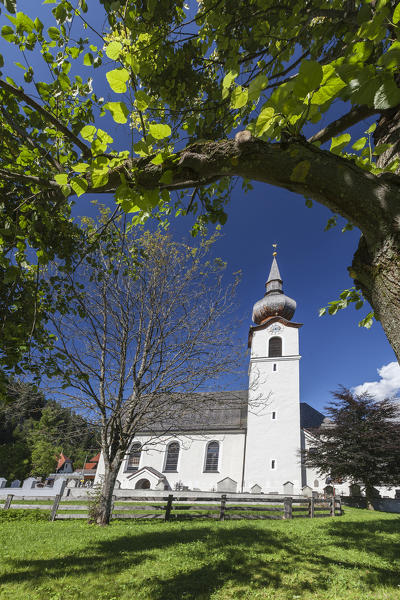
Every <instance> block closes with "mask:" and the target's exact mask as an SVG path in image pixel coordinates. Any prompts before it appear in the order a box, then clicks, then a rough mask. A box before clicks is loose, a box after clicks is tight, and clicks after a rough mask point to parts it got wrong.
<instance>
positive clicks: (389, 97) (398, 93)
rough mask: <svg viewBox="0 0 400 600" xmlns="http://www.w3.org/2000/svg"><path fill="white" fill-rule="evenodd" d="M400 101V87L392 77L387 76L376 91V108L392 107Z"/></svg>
mask: <svg viewBox="0 0 400 600" xmlns="http://www.w3.org/2000/svg"><path fill="white" fill-rule="evenodd" d="M399 103H400V89H399V88H398V87H397V85H396V83H395V81H394V79H393V78H392V77H390V78H387V79H386V81H385V82H384V83H383V84H382V85H381V86H380V88H379V89H378V90H377V91H376V93H375V96H374V108H377V109H378V110H386V109H387V108H392V106H397V104H399Z"/></svg>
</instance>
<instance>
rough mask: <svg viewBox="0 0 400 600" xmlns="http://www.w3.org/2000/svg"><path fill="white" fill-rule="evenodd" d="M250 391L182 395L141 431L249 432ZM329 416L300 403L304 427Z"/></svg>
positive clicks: (308, 427)
mask: <svg viewBox="0 0 400 600" xmlns="http://www.w3.org/2000/svg"><path fill="white" fill-rule="evenodd" d="M247 405H248V390H237V391H232V392H209V393H197V394H195V393H193V394H188V395H186V396H178V397H177V398H175V402H173V403H171V404H169V403H166V406H164V408H163V410H162V411H160V413H162V414H158V415H157V418H156V419H154V421H153V420H151V419H149V426H148V427H145V428H144V429H143V430H141V431H140V432H138V433H141V434H144V433H146V434H148V433H152V434H154V433H158V434H160V433H171V434H174V433H178V432H182V433H188V432H193V433H194V432H203V433H207V432H212V431H238V430H239V431H246V429H247ZM324 419H325V415H323V414H322V413H320V412H319V411H318V410H316V409H315V408H313V407H312V406H310V405H309V404H307V403H306V402H300V427H301V428H302V429H313V428H317V427H319V426H320V425H321V424H322V423H323V421H324Z"/></svg>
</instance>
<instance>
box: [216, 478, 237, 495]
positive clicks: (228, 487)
mask: <svg viewBox="0 0 400 600" xmlns="http://www.w3.org/2000/svg"><path fill="white" fill-rule="evenodd" d="M236 489H237V481H235V480H234V479H231V478H230V477H225V479H221V481H218V483H217V492H236Z"/></svg>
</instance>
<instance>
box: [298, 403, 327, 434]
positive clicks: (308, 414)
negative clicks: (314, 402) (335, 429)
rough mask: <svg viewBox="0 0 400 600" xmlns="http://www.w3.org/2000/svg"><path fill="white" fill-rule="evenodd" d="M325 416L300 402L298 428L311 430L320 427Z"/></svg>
mask: <svg viewBox="0 0 400 600" xmlns="http://www.w3.org/2000/svg"><path fill="white" fill-rule="evenodd" d="M324 419H325V415H323V414H322V413H320V412H319V410H316V409H315V408H313V407H312V406H310V405H309V404H307V403H306V402H300V427H301V428H302V429H313V428H316V427H319V426H320V425H322V423H323V420H324Z"/></svg>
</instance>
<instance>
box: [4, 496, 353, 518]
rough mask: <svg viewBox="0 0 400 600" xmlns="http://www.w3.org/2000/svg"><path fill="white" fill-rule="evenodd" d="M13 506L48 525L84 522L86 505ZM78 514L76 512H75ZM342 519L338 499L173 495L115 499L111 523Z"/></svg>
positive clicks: (10, 503)
mask: <svg viewBox="0 0 400 600" xmlns="http://www.w3.org/2000/svg"><path fill="white" fill-rule="evenodd" d="M19 500H20V501H19V502H18V499H17V500H16V503H14V504H13V495H12V494H9V495H8V496H7V498H6V501H5V503H4V506H3V509H5V510H7V509H9V508H11V507H12V508H19V509H21V508H22V509H40V510H49V511H50V516H49V519H50V520H51V521H55V520H60V519H87V518H88V511H89V504H88V503H87V502H86V503H85V504H83V503H81V504H80V503H79V501H77V500H75V501H74V500H65V499H64V500H62V497H61V495H60V494H59V495H57V496H56V497H55V498H51V500H52V503H49V504H46V501H47V500H50V499H49V498H48V499H46V498H44V499H43V500H42V502H43V501H44V503H43V504H39V503H38V502H37V500H36V501H35V500H32V501H29V500H28V504H27V503H21V499H19ZM77 511H78V512H77ZM341 515H342V503H341V499H340V497H338V496H337V497H333V498H328V499H319V498H291V497H285V498H283V497H281V498H277V497H275V498H268V497H265V498H259V497H258V498H237V497H235V496H229V497H228V496H227V495H226V494H222V496H221V497H220V498H215V497H214V498H204V497H199V498H184V497H179V498H174V496H173V494H169V495H168V496H165V497H162V498H152V497H150V496H148V497H145V498H140V499H138V500H134V501H133V500H131V499H127V500H121V499H118V500H117V499H115V500H114V502H113V506H112V518H113V519H140V520H144V519H146V520H147V519H161V520H163V521H172V520H192V519H199V518H200V519H215V520H219V521H225V520H233V519H252V520H254V519H298V518H311V519H312V518H317V517H335V516H341Z"/></svg>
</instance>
